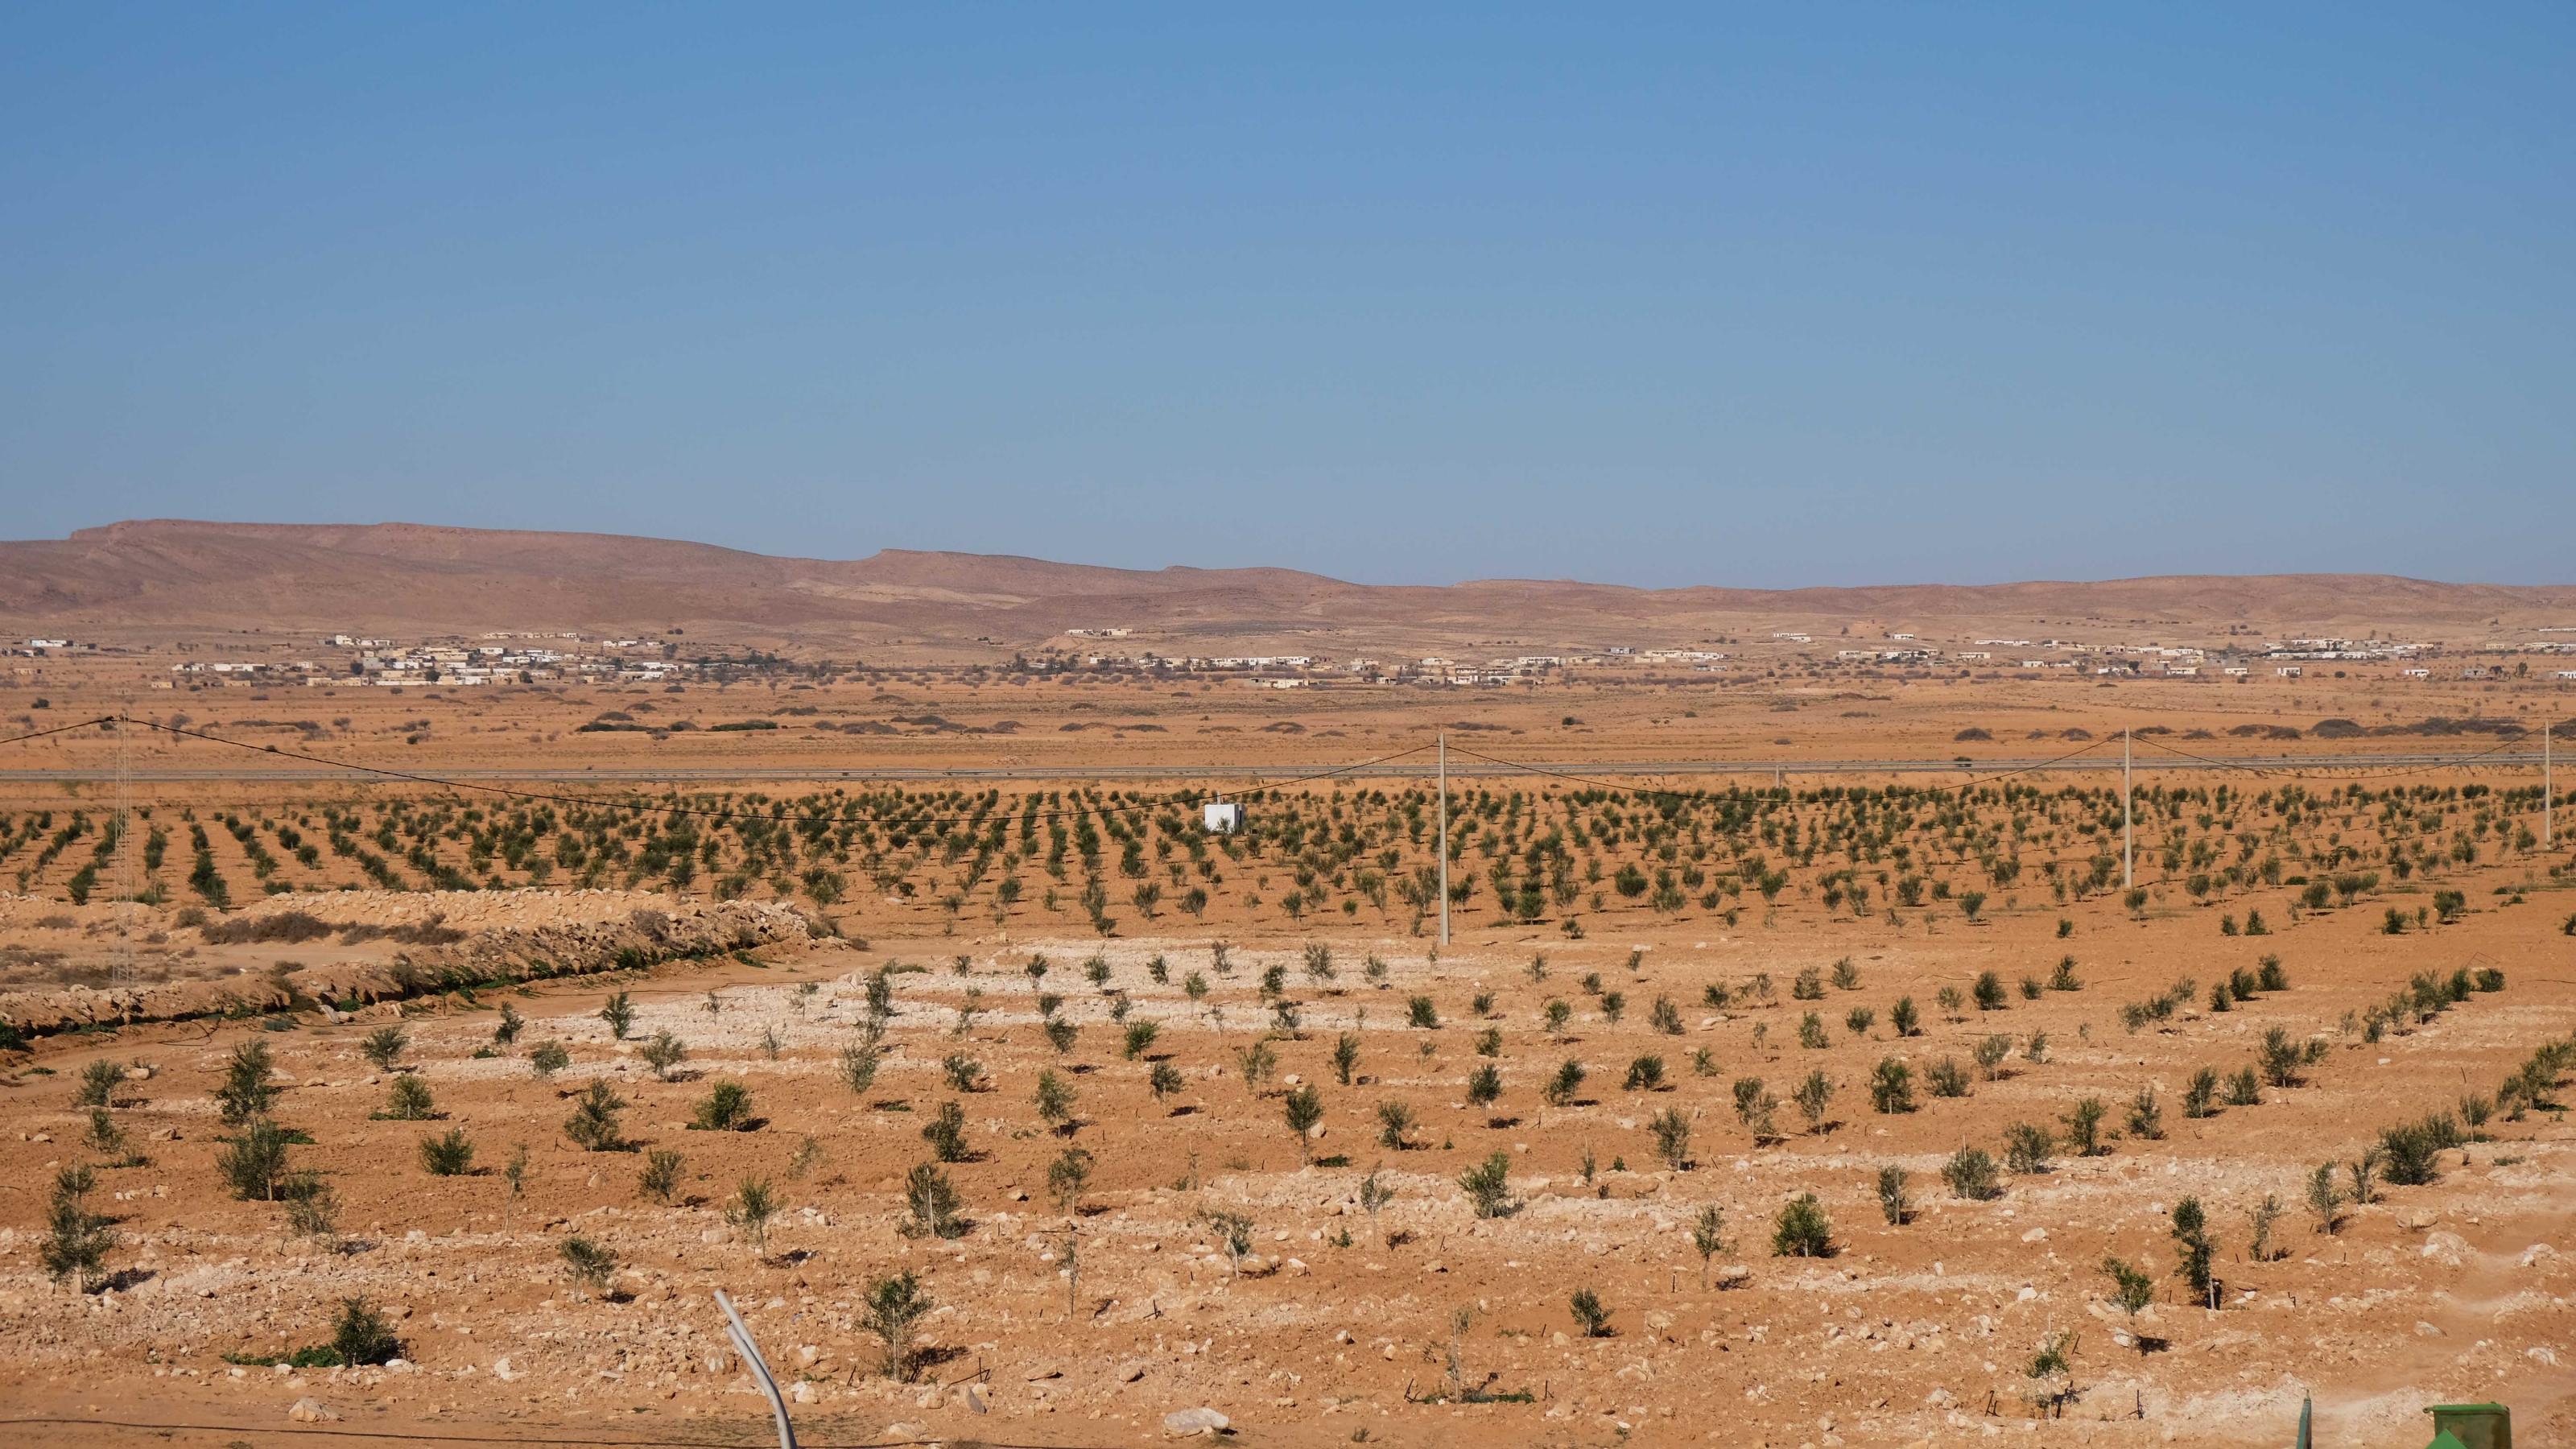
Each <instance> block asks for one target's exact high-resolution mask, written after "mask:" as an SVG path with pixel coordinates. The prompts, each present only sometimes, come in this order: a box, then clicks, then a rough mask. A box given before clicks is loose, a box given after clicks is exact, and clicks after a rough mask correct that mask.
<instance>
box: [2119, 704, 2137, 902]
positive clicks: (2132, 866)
mask: <svg viewBox="0 0 2576 1449" xmlns="http://www.w3.org/2000/svg"><path fill="white" fill-rule="evenodd" d="M2134 793H2135V791H2134V789H2133V788H2132V787H2131V786H2130V784H2129V730H2128V727H2127V726H2126V725H2123V726H2121V728H2120V889H2122V890H2124V891H2126V890H2135V889H2137V887H2138V847H2137V833H2136V831H2135V830H2134V829H2133V828H2132V827H2131V825H2130V821H2129V800H2130V797H2131V796H2132V795H2133V794H2134Z"/></svg>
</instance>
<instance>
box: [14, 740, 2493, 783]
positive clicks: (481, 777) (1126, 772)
mask: <svg viewBox="0 0 2576 1449" xmlns="http://www.w3.org/2000/svg"><path fill="white" fill-rule="evenodd" d="M2213 758H2223V759H2225V760H2226V761H2227V763H2229V764H2231V765H2241V766H2250V767H2253V768H2255V769H2262V770H2274V771H2282V772H2287V773H2304V772H2308V771H2316V770H2360V769H2385V770H2431V769H2439V768H2442V767H2446V766H2468V765H2474V766H2475V767H2477V768H2479V769H2488V770H2493V769H2528V770H2537V769H2538V768H2539V767H2540V752H2539V751H2538V750H2519V751H2506V752H2500V753H2496V754H2484V755H2482V754H2478V753H2476V752H2474V751H2471V752H2467V753H2460V754H2336V755H2236V756H2214V757H2213ZM1537 768H1539V769H1540V770H1542V771H1544V772H1550V773H1554V774H1559V775H1577V776H1582V777H1584V778H1587V779H1589V778H1595V777H1598V778H1601V779H1603V780H1604V781H1605V783H1609V782H1615V781H1618V780H1621V779H1630V778H1639V777H1643V778H1653V779H1670V778H1674V777H1679V776H1733V777H1759V778H1769V777H1771V776H1773V775H1774V774H1778V775H1782V776H1813V775H1972V776H1982V775H2000V774H2008V773H2015V772H2022V771H2041V770H2045V771H2051V772H2068V771H2089V772H2093V773H2096V774H2098V773H2100V772H2102V771H2105V770H2117V769H2119V768H2120V757H2119V755H2118V754H2117V753H2116V752H2112V751H2109V750H2107V749H2106V750H2102V751H2096V752H2095V753H2093V754H2089V755H2086V756H2084V757H2083V758H2081V759H2074V760H2049V759H2035V760H2015V759H2002V760H1976V761H1973V762H1972V763H1969V764H1965V765H1962V764H1961V763H1959V762H1958V761H1957V760H1955V759H1952V760H1922V759H1914V760H1602V761H1592V762H1585V763H1580V764H1555V763H1546V764H1541V765H1539V766H1538V767H1537ZM2136 768H2137V769H2138V771H2139V772H2140V773H2147V772H2153V771H2195V770H2198V771H2206V770H2208V769H2209V768H2211V767H2210V766H2208V765H2205V764H2202V763H2200V762H2198V761H2196V760H2185V759H2180V758H2177V757H2175V756H2172V755H2166V754H2162V753H2160V752H2154V751H2140V752H2139V753H2138V755H2137V757H2136ZM1334 770H1335V767H1334V766H1333V765H1331V764H1329V763H1318V764H1312V765H1279V766H1275V767H1273V768H1271V769H1267V770H1262V771H1258V772H1251V771H1245V770H1242V769H1238V768H1234V767H1229V766H1222V765H1190V764H1173V765H1008V766H960V767H957V768H954V769H932V768H923V767H906V766H865V765H854V766H850V767H847V768H841V769H835V768H831V767H828V766H822V767H795V768H779V767H750V766H735V767H727V766H679V767H672V768H659V769H657V768H652V767H645V766H617V767H613V768H608V769H579V770H574V769H560V768H547V767H543V766H533V765H532V766H525V767H520V768H515V769H513V768H502V769H455V770H423V771H419V772H417V773H419V774H423V775H432V776H435V777H436V778H438V779H442V780H459V781H467V782H487V781H488V782H492V783H508V782H519V783H555V784H591V783H602V782H614V783H620V784H639V783H640V784H690V783H698V782H704V783H749V782H758V781H764V780H776V781H796V782H805V781H836V780H850V781H887V782H894V783H905V784H912V783H923V782H949V783H957V784H973V783H979V782H987V781H1012V780H1175V781H1184V782H1191V781H1219V782H1223V783H1226V784H1240V785H1242V786H1244V787H1247V788H1248V787H1250V786H1251V785H1252V784H1253V783H1254V782H1256V781H1269V782H1276V781H1284V780H1293V779H1296V778H1298V777H1300V776H1311V775H1317V774H1321V773H1323V772H1326V771H1334ZM1431 772H1432V761H1431V759H1430V757H1429V755H1428V754H1425V755H1423V756H1420V757H1418V758H1414V759H1407V760H1404V761H1401V762H1396V763H1390V764H1383V765H1359V766H1354V767H1352V768H1349V769H1346V770H1338V771H1336V772H1335V774H1334V778H1336V779H1344V780H1354V779H1370V780H1419V779H1422V778H1425V777H1427V776H1428V775H1430V774H1431ZM1449 773H1450V775H1451V776H1453V777H1458V778H1465V779H1477V778H1488V777H1497V776H1510V775H1526V774H1528V773H1529V771H1528V770H1525V769H1523V768H1521V767H1519V766H1514V765H1492V764H1486V763H1484V762H1482V761H1478V760H1470V759H1461V758H1459V756H1458V754H1457V751H1456V747H1455V746H1452V747H1451V753H1450V757H1449ZM113 778H114V771H113V769H100V770H0V784H56V783H61V782H65V781H74V780H79V781H106V780H110V779H113ZM129 778H131V779H132V780H134V781H135V782H136V783H137V784H190V783H202V782H208V781H216V782H226V781H238V782H243V783H249V784H310V783H320V782H324V781H339V782H344V783H346V782H356V781H363V780H365V779H366V778H368V775H367V774H366V773H364V772H357V771H351V770H347V769H332V768H328V767H325V766H319V765H290V766H279V767H271V768H265V769H263V768H259V767H257V766H256V765H255V764H250V763H245V764H244V765H242V766H240V767H235V768H225V767H221V766H215V767H192V768H187V769H179V768H173V767H166V766H152V767H147V768H140V769H136V770H135V771H133V772H132V774H131V775H130V776H129ZM376 778H378V779H387V778H400V776H399V774H397V775H392V776H377V777H376Z"/></svg>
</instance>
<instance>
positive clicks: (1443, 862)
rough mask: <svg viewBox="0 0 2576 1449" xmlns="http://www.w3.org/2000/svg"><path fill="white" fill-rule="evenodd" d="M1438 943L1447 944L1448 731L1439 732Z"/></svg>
mask: <svg viewBox="0 0 2576 1449" xmlns="http://www.w3.org/2000/svg"><path fill="white" fill-rule="evenodd" d="M1440 944H1441V945H1443V946H1446V945H1448V944H1449V732H1448V731H1447V730H1442V731H1441V732H1440Z"/></svg>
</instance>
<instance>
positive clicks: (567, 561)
mask: <svg viewBox="0 0 2576 1449" xmlns="http://www.w3.org/2000/svg"><path fill="white" fill-rule="evenodd" d="M0 616H6V617H10V618H14V619H18V620H23V621H25V622H27V623H28V624H30V625H31V626H32V625H36V624H39V623H48V622H49V621H50V626H51V627H56V628H59V627H66V626H70V625H73V624H86V625H132V626H155V625H161V626H179V627H191V626H205V627H213V626H227V625H247V626H252V627H266V628H331V629H341V628H349V629H366V630H368V631H370V632H377V631H383V630H389V629H406V628H407V629H414V630H460V629H506V628H521V629H537V628H577V629H584V630H645V629H651V630H655V631H658V630H660V629H662V628H666V627H679V628H688V629H691V630H692V631H693V632H698V631H704V630H708V629H712V630H713V631H714V632H716V633H718V634H725V633H733V634H740V635H745V636H764V637H798V638H811V639H812V640H814V641H815V642H822V641H826V640H830V639H834V638H844V639H849V640H854V641H868V640H874V641H879V642H884V641H886V640H887V639H888V637H889V636H894V637H899V638H903V639H906V640H909V641H911V642H915V643H919V644H923V645H940V644H959V645H964V644H970V643H971V644H980V645H984V646H987V647H990V646H994V645H1016V646H1022V647H1025V646H1029V645H1035V644H1039V643H1042V642H1044V641H1046V640H1048V639H1052V638H1056V637H1058V636H1060V635H1061V634H1062V633H1063V631H1064V630H1066V629H1069V628H1107V627H1127V628H1131V629H1134V630H1136V631H1137V632H1138V634H1139V635H1145V634H1152V635H1157V636H1173V635H1182V636H1186V635H1194V634H1195V635H1205V636H1208V637H1209V638H1212V639H1213V638H1227V639H1234V638H1247V637H1267V638H1290V637H1294V636H1297V635H1300V634H1308V633H1316V632H1324V633H1333V632H1353V631H1355V632H1357V633H1361V634H1365V635H1368V636H1371V637H1378V636H1384V637H1387V638H1398V637H1410V636H1412V635H1415V634H1419V635H1421V636H1423V637H1425V638H1433V637H1449V636H1455V635H1461V634H1464V635H1467V636H1471V637H1474V638H1477V639H1480V640H1492V639H1493V636H1496V635H1501V636H1506V637H1504V638H1502V639H1500V640H1495V641H1494V642H1500V643H1513V642H1530V643H1536V642H1542V641H1547V640H1567V641H1571V640H1576V639H1585V640H1593V639H1598V640H1600V642H1614V641H1612V640H1609V639H1606V638H1602V637H1601V636H1603V635H1605V633H1610V632H1615V631H1620V630H1634V631H1638V632H1639V636H1640V637H1639V639H1638V642H1641V643H1651V642H1690V641H1691V640H1694V639H1697V638H1699V637H1701V636H1703V635H1705V634H1707V633H1709V632H1712V631H1716V632H1726V631H1734V630H1750V629H1756V628H1777V627H1792V626H1796V625H1799V624H1801V623H1802V622H1803V623H1811V624H1813V625H1816V626H1819V627H1821V626H1824V625H1827V624H1837V625H1839V624H1845V623H1852V622H1863V621H1866V622H1871V623H1881V624H1886V625H1889V626H1891V627H1892V626H1898V625H1906V624H1921V625H1927V626H1929V625H1935V624H1937V623H1940V622H1945V621H1988V620H1991V621H2004V620H2018V619H2027V620H2031V621H2034V622H2044V621H2049V620H2055V621H2057V622H2059V623H2062V624H2066V625H2069V626H2074V625H2077V624H2080V623H2087V622H2089V623H2094V624H2096V625H2099V624H2107V623H2128V624H2134V625H2143V626H2155V625H2169V626H2177V627H2179V626H2204V627H2216V626H2221V625H2226V624H2244V625H2247V626H2251V627H2256V628H2262V629H2272V628H2279V629H2294V628H2300V627H2313V628H2317V629H2321V630H2323V629H2329V628H2348V629H2353V630H2361V631H2367V630H2369V629H2372V628H2384V629H2389V630H2397V629H2402V628H2408V627H2412V628H2416V629H2424V628H2433V627H2441V628H2451V629H2459V628H2470V627H2474V628H2478V629H2487V628H2500V629H2505V630H2508V631H2510V630H2511V629H2514V628H2520V627H2531V626H2536V625H2539V624H2543V623H2557V624H2560V625H2576V586H2571V585H2504V584H2458V583H2446V582H2443V581H2440V580H2432V579H2415V578H2407V577H2402V576H2397V575H2385V574H2354V573H2345V574H2265V575H2221V574H2166V575H2143V576H2138V577H2134V578H2125V579H2104V580H2079V579H2034V580H2020V581H2014V582H2007V583H1993V584H1945V583H1891V584H1860V585H1815V586H1806V587H1800V588H1792V589H1747V588H1740V587H1735V586H1731V585H1725V584H1717V583H1710V584H1695V585H1686V586H1682V587H1677V588H1648V587H1641V586H1636V585H1625V584H1606V583H1594V582H1589V581H1584V580H1576V579H1509V578H1493V579H1473V580H1466V581H1462V582H1459V583H1453V584H1362V583H1353V582H1350V581H1348V580H1343V579H1336V578H1333V577H1330V576H1328V575H1324V574H1319V573H1312V572H1308V571H1304V570H1299V569H1293V568H1283V567H1248V568H1203V567H1197V566H1193V565H1184V564H1175V565H1169V566H1166V567H1164V568H1160V569H1129V568H1115V567H1110V566H1105V565H1097V564H1081V563H1065V562H1060V561H1055V560H1049V559H1042V558H1034V557H1029V556H1025V555H1009V554H972V553H962V552H954V551H942V550H915V549H891V548H889V549H880V550H878V551H877V552H875V553H873V554H871V555H869V556H867V557H865V558H860V559H845V560H843V559H818V558H801V557H789V556H779V555H771V554H762V553H754V552H750V551H748V550H742V549H732V548H726V547H722V546H720V545H715V544H704V543H697V542H693V541H689V540H685V539H662V538H640V537H630V536H626V535H619V534H609V533H586V532H585V533H554V532H542V531H534V530H516V529H473V528H458V527H451V526H447V525H440V524H417V523H402V522H387V523H371V524H331V523H319V524H287V523H218V522H201V521H197V520H189V519H135V520H125V521H121V522H116V523H110V524H104V525H100V526H97V527H93V528H84V529H80V530H77V531H75V532H74V533H72V534H71V535H70V536H69V537H67V538H62V539H36V540H24V541H14V542H0ZM1524 636H1526V638H1524Z"/></svg>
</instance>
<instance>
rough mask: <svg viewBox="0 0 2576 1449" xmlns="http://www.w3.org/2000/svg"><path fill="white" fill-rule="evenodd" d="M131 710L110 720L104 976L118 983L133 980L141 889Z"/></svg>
mask: <svg viewBox="0 0 2576 1449" xmlns="http://www.w3.org/2000/svg"><path fill="white" fill-rule="evenodd" d="M133 713H134V707H133V702H132V701H131V700H129V701H127V702H126V707H125V709H124V710H123V711H122V712H120V713H119V714H118V715H117V717H116V719H115V720H114V721H113V723H114V725H115V728H116V964H115V966H114V967H112V968H111V969H110V970H109V972H108V979H109V980H110V981H111V982H113V983H114V984H116V985H118V986H131V985H133V984H134V898H135V896H136V895H137V894H139V893H140V892H141V890H142V888H143V887H142V883H141V882H140V881H138V880H137V879H136V878H135V874H134V867H135V864H136V859H137V857H136V856H135V853H134V747H133V744H132V741H133V739H134V730H133V728H132V725H133V723H134V721H133V719H132V716H133Z"/></svg>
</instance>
